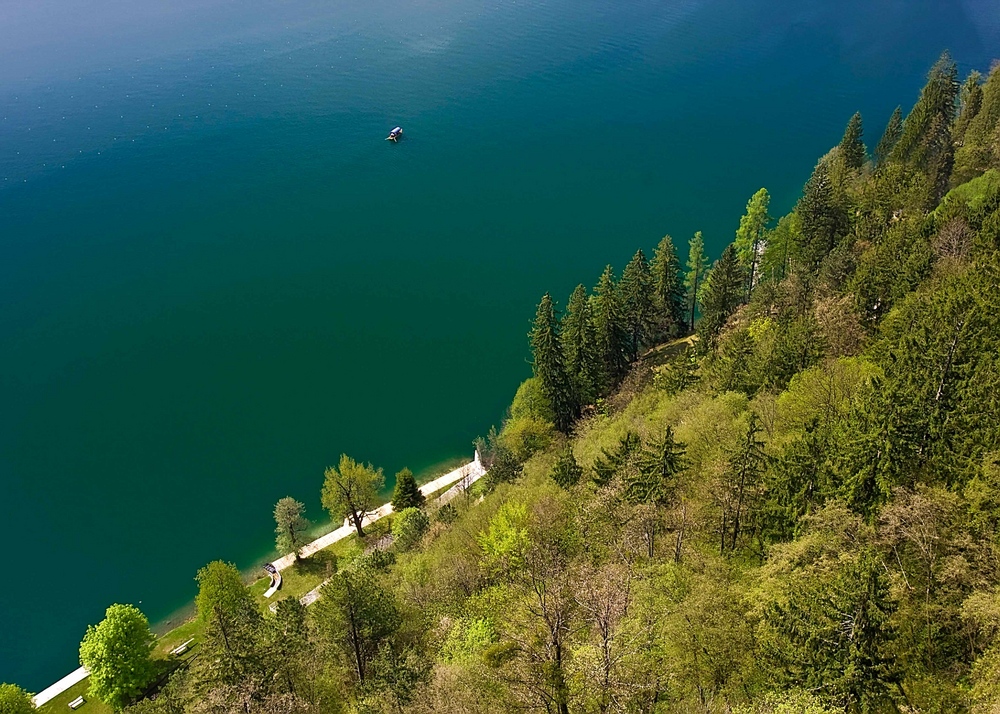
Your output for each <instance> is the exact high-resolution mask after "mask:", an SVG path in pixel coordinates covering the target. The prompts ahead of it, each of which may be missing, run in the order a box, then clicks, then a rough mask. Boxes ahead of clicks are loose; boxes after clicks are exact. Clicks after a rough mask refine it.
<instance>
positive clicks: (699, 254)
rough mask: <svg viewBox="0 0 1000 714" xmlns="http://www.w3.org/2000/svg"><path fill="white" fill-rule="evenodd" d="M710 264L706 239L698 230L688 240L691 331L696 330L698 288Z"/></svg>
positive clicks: (686, 281) (687, 273) (689, 324)
mask: <svg viewBox="0 0 1000 714" xmlns="http://www.w3.org/2000/svg"><path fill="white" fill-rule="evenodd" d="M708 265H709V263H708V256H707V255H705V240H704V239H703V238H702V237H701V231H698V232H697V233H695V234H694V237H692V238H691V240H690V241H688V259H687V272H686V273H685V274H684V288H685V290H686V293H685V295H686V298H685V299H686V300H687V316H688V329H689V330H690V331H691V332H694V314H695V310H696V309H697V307H698V290H699V289H700V288H701V285H702V283H703V282H704V280H705V275H706V273H707V272H708Z"/></svg>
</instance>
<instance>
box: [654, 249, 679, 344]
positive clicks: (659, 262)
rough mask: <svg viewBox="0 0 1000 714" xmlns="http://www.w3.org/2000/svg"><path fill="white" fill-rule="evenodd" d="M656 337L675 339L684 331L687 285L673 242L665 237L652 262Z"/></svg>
mask: <svg viewBox="0 0 1000 714" xmlns="http://www.w3.org/2000/svg"><path fill="white" fill-rule="evenodd" d="M650 273H651V276H652V280H653V309H654V313H655V315H656V318H655V323H656V334H655V336H656V338H657V339H665V338H667V337H674V336H676V335H678V334H680V333H682V332H683V331H684V328H685V324H684V322H685V319H684V284H683V281H682V280H681V265H680V260H679V259H678V258H677V250H676V248H674V240H673V238H671V237H670V236H663V238H662V239H660V243H659V245H657V246H656V250H655V251H654V252H653V260H652V262H651V263H650Z"/></svg>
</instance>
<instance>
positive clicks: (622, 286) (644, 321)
mask: <svg viewBox="0 0 1000 714" xmlns="http://www.w3.org/2000/svg"><path fill="white" fill-rule="evenodd" d="M618 294H619V296H620V297H621V306H622V315H623V317H624V318H625V331H626V333H627V334H628V341H627V343H626V344H627V351H628V359H629V361H630V362H635V361H636V360H637V359H639V353H640V352H641V351H642V348H643V347H644V346H645V345H646V341H647V337H648V335H649V332H650V329H651V328H652V325H653V281H652V277H651V276H650V274H649V263H648V262H647V261H646V256H645V255H644V254H643V252H642V250H641V249H640V250H637V251H636V252H635V255H633V256H632V260H630V261H629V263H628V265H626V266H625V270H624V271H622V279H621V282H619V284H618Z"/></svg>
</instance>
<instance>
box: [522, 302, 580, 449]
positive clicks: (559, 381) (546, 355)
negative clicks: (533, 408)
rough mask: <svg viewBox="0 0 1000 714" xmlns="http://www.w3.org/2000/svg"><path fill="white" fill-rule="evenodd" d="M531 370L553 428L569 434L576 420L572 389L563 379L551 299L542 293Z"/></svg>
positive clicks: (532, 334) (557, 329) (533, 334)
mask: <svg viewBox="0 0 1000 714" xmlns="http://www.w3.org/2000/svg"><path fill="white" fill-rule="evenodd" d="M530 338H531V352H532V356H533V358H534V359H533V362H532V369H533V370H534V374H535V376H536V377H538V379H539V380H540V381H541V383H542V392H543V393H544V394H545V396H546V398H548V400H549V404H550V405H551V406H552V413H553V416H554V417H555V425H556V428H557V429H558V430H559V431H561V432H564V433H565V432H567V431H569V428H570V426H571V425H572V424H573V419H575V418H576V405H575V404H574V401H573V389H572V386H571V384H570V380H569V378H568V377H567V375H566V365H565V363H564V362H563V350H562V345H561V344H560V342H559V321H558V319H557V318H556V311H555V306H554V305H553V304H552V296H551V295H549V294H548V293H545V295H544V296H542V301H541V302H540V303H538V311H537V312H536V313H535V324H534V326H533V327H532V329H531V334H530Z"/></svg>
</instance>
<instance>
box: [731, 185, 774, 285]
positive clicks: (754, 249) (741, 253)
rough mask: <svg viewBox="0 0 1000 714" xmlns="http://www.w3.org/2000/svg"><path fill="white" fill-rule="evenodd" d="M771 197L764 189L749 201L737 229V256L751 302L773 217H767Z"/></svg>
mask: <svg viewBox="0 0 1000 714" xmlns="http://www.w3.org/2000/svg"><path fill="white" fill-rule="evenodd" d="M770 202H771V196H770V195H769V194H768V193H767V189H765V188H762V189H760V190H759V191H757V193H755V194H754V195H753V196H751V197H750V200H749V201H747V212H746V213H745V214H744V215H743V217H742V218H740V227H739V228H738V229H736V242H735V246H736V255H737V256H738V257H739V260H740V265H741V266H743V270H744V271H745V272H746V276H747V284H746V298H745V299H746V300H747V301H749V300H750V291H751V290H753V286H754V285H756V284H757V278H758V277H759V272H760V270H759V264H760V257H761V253H762V251H763V249H764V231H765V230H766V229H767V224H768V223H769V222H770V221H771V217H770V216H769V215H767V207H768V204H769V203H770Z"/></svg>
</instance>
